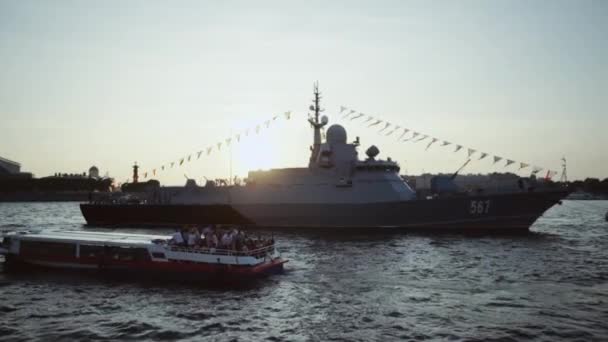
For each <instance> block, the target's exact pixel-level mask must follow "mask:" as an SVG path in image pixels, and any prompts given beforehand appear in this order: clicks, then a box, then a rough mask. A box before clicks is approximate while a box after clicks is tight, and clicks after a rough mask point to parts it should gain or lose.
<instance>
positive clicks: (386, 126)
mask: <svg viewBox="0 0 608 342" xmlns="http://www.w3.org/2000/svg"><path fill="white" fill-rule="evenodd" d="M390 125H391V123H390V122H386V123H384V128H382V129H381V130H379V131H378V133H380V132H382V131H384V130H385V129H387V128H388V127H389V126H390Z"/></svg>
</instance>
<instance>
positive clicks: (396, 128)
mask: <svg viewBox="0 0 608 342" xmlns="http://www.w3.org/2000/svg"><path fill="white" fill-rule="evenodd" d="M399 128H401V127H400V126H395V128H394V129H393V130H392V131H389V132H388V133H386V134H385V135H386V136H387V137H388V136H389V135H391V134H393V133H395V132H396V131H397V130H399Z"/></svg>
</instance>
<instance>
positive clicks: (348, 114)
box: [342, 109, 357, 119]
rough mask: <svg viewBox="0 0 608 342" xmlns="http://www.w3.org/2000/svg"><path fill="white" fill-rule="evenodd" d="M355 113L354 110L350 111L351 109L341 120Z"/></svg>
mask: <svg viewBox="0 0 608 342" xmlns="http://www.w3.org/2000/svg"><path fill="white" fill-rule="evenodd" d="M356 112H357V111H356V110H352V109H351V110H350V112H348V113H346V115H344V116H342V118H343V119H346V118H347V117H349V116H350V115H351V114H354V113H356Z"/></svg>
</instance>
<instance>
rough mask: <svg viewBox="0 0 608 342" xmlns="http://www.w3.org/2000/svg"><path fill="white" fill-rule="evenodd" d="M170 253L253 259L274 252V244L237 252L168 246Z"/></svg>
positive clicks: (232, 250)
mask: <svg viewBox="0 0 608 342" xmlns="http://www.w3.org/2000/svg"><path fill="white" fill-rule="evenodd" d="M168 247H169V249H170V250H171V251H172V252H185V253H198V254H211V255H230V256H252V257H255V258H261V257H264V256H265V255H267V254H272V253H273V252H274V248H275V246H274V244H271V245H268V246H265V247H261V248H256V249H252V250H248V251H237V250H234V249H222V248H209V247H188V246H177V245H170V246H168Z"/></svg>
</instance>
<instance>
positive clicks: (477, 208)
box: [469, 200, 490, 215]
mask: <svg viewBox="0 0 608 342" xmlns="http://www.w3.org/2000/svg"><path fill="white" fill-rule="evenodd" d="M489 211H490V200H485V201H471V206H470V207H469V212H470V213H471V214H473V215H481V214H487V213H488V212H489Z"/></svg>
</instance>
